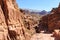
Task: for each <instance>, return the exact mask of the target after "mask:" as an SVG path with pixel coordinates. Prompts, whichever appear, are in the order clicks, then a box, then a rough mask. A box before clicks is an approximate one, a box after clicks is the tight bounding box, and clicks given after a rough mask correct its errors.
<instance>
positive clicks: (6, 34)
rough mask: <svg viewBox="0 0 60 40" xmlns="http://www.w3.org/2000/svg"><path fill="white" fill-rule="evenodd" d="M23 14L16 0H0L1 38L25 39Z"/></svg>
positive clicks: (2, 39) (7, 39)
mask: <svg viewBox="0 0 60 40" xmlns="http://www.w3.org/2000/svg"><path fill="white" fill-rule="evenodd" d="M21 16H22V15H21V13H20V11H19V8H18V6H17V4H16V1H15V0H0V36H1V37H0V40H25V38H24V25H23V20H22V17H21Z"/></svg>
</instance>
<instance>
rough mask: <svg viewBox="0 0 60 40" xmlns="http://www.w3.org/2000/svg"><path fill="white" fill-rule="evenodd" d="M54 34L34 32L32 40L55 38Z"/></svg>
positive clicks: (51, 39)
mask: <svg viewBox="0 0 60 40" xmlns="http://www.w3.org/2000/svg"><path fill="white" fill-rule="evenodd" d="M51 35H52V34H45V33H36V34H34V35H33V36H32V37H31V39H30V40H54V38H53V37H51Z"/></svg>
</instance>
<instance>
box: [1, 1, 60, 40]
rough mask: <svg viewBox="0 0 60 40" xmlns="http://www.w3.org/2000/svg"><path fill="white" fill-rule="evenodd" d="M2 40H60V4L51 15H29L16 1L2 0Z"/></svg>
mask: <svg viewBox="0 0 60 40" xmlns="http://www.w3.org/2000/svg"><path fill="white" fill-rule="evenodd" d="M0 40H60V4H59V6H58V7H57V8H53V9H52V11H51V13H50V14H47V15H44V16H41V15H37V14H30V13H29V12H28V14H26V13H25V11H24V10H22V9H20V8H19V7H18V5H17V3H16V0H0Z"/></svg>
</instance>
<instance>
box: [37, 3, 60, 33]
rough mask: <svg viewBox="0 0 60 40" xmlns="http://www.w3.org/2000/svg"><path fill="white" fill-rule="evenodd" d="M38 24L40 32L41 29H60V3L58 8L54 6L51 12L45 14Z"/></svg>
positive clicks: (50, 30)
mask: <svg viewBox="0 0 60 40" xmlns="http://www.w3.org/2000/svg"><path fill="white" fill-rule="evenodd" d="M38 26H39V27H38V28H37V31H38V32H40V31H41V30H45V31H49V32H52V31H54V30H55V29H60V4H59V6H58V7H57V8H53V9H52V11H51V13H50V14H48V15H45V16H43V17H42V18H41V20H40V22H39V25H38Z"/></svg>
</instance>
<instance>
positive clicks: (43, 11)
mask: <svg viewBox="0 0 60 40" xmlns="http://www.w3.org/2000/svg"><path fill="white" fill-rule="evenodd" d="M22 10H24V12H25V13H30V14H39V15H46V14H49V13H50V12H47V11H45V10H42V11H40V10H31V9H22Z"/></svg>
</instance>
